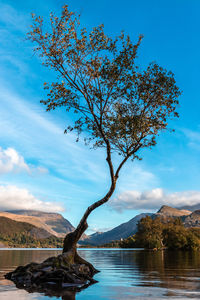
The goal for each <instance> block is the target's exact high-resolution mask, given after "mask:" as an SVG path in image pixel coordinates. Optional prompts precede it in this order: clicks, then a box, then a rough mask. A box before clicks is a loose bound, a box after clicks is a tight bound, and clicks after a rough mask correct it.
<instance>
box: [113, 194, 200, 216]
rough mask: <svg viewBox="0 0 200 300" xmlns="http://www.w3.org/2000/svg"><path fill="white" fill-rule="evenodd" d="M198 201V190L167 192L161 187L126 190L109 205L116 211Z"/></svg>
mask: <svg viewBox="0 0 200 300" xmlns="http://www.w3.org/2000/svg"><path fill="white" fill-rule="evenodd" d="M197 203H200V191H184V192H176V193H171V194H167V193H165V192H164V190H163V189H161V188H156V189H152V190H150V191H145V192H139V191H135V190H133V191H126V192H124V193H121V194H119V195H118V196H117V197H116V198H114V199H112V200H111V201H110V203H109V205H110V206H111V207H112V208H113V209H114V210H116V211H118V212H122V211H124V210H145V211H147V210H148V211H149V210H151V211H152V210H155V209H156V210H157V209H159V208H160V207H161V206H162V205H169V206H172V207H181V206H183V205H195V204H197Z"/></svg>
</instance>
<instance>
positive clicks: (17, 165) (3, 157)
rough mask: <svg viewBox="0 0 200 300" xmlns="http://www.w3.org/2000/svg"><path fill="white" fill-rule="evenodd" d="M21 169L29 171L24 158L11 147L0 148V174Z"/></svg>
mask: <svg viewBox="0 0 200 300" xmlns="http://www.w3.org/2000/svg"><path fill="white" fill-rule="evenodd" d="M21 171H26V172H30V168H29V166H28V165H27V164H26V163H25V161H24V158H23V157H22V156H21V155H20V154H19V153H18V152H17V151H16V150H15V149H13V148H7V149H5V150H4V149H2V148H0V174H4V173H10V172H21Z"/></svg>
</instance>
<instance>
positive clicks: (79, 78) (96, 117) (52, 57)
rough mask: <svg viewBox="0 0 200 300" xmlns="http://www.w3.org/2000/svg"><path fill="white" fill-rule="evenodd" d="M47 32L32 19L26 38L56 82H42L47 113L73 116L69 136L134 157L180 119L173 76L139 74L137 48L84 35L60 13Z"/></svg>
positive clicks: (159, 71) (154, 71)
mask: <svg viewBox="0 0 200 300" xmlns="http://www.w3.org/2000/svg"><path fill="white" fill-rule="evenodd" d="M50 24H51V30H49V31H45V29H44V24H43V19H42V18H41V17H36V16H35V15H33V25H32V30H31V31H30V32H29V33H28V38H29V39H30V40H31V41H33V42H35V43H36V48H35V51H36V52H37V53H39V54H40V56H41V57H42V59H43V64H44V65H45V66H46V67H50V68H51V69H53V70H55V71H56V73H57V75H58V77H57V81H55V82H52V83H47V82H45V84H44V87H45V89H46V90H47V99H45V100H43V101H42V103H44V104H45V105H46V107H47V110H52V109H53V110H54V109H55V108H57V107H64V108H65V109H66V111H73V112H74V113H75V116H74V124H73V125H71V126H69V127H68V128H67V129H68V130H76V131H77V132H78V134H79V133H81V132H82V131H83V130H85V131H86V132H87V133H88V134H87V135H86V141H91V140H92V141H93V145H94V146H95V147H98V146H104V147H107V146H108V143H109V144H110V147H111V149H112V150H113V151H117V152H118V153H119V154H122V155H123V156H125V157H127V156H132V157H133V158H134V157H135V156H136V154H135V153H136V151H137V150H138V149H139V148H141V147H149V146H153V145H155V136H156V135H157V134H158V132H159V131H160V130H161V129H165V128H166V127H167V118H168V117H172V116H178V114H177V112H176V110H175V109H176V105H177V104H178V100H177V98H178V96H179V94H180V91H179V89H178V87H177V86H176V84H175V79H174V76H173V74H172V72H167V71H166V70H165V69H163V68H162V67H160V66H158V65H157V64H150V65H149V66H148V67H147V68H146V70H144V71H140V69H139V68H138V66H137V65H136V55H137V51H138V47H139V45H140V43H141V40H142V36H140V37H139V39H138V42H137V43H136V44H134V43H132V41H131V39H130V37H129V36H125V34H124V33H122V34H121V35H119V36H117V37H116V38H111V37H108V36H107V35H106V34H105V32H104V27H103V25H100V26H98V27H95V28H93V30H92V31H91V32H90V33H88V32H87V30H86V28H80V23H79V17H78V16H77V15H76V14H74V13H72V12H70V11H69V10H68V7H67V6H64V7H63V11H62V15H61V17H56V16H54V15H53V14H51V16H50Z"/></svg>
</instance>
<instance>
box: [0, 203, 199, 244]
mask: <svg viewBox="0 0 200 300" xmlns="http://www.w3.org/2000/svg"><path fill="white" fill-rule="evenodd" d="M189 208H190V210H189ZM196 208H198V210H194V209H196ZM193 210H194V211H193ZM147 215H148V216H151V217H152V218H156V217H160V218H162V220H163V222H165V221H167V220H168V218H174V217H180V218H181V220H182V221H183V224H184V226H185V227H200V204H199V205H195V206H187V207H186V206H184V207H181V208H173V207H170V206H166V205H164V206H162V207H161V208H160V209H159V210H158V211H157V212H156V213H141V214H139V215H137V216H135V217H134V218H132V219H131V220H129V221H128V222H125V223H123V224H121V225H119V226H117V227H115V228H113V229H111V230H109V231H107V232H100V233H98V232H97V233H94V234H92V235H89V236H87V235H84V236H83V237H82V240H81V241H80V244H81V245H94V246H98V245H102V244H106V243H110V242H112V241H116V240H121V239H126V238H127V237H129V236H131V235H133V234H135V233H136V231H137V223H138V222H139V221H140V220H141V218H143V217H145V216H147ZM73 230H74V227H73V225H72V224H71V223H70V222H69V221H68V220H67V219H65V218H64V217H63V216H62V215H61V214H58V213H47V212H42V211H36V210H13V211H6V212H0V246H2V245H3V244H2V236H5V235H7V236H13V234H14V233H16V234H18V235H20V233H23V235H24V236H26V235H27V236H29V237H32V238H34V239H40V240H41V239H48V245H49V239H50V240H52V239H53V240H54V241H55V243H57V241H61V239H62V238H63V237H64V236H65V235H66V234H67V233H69V232H71V231H73ZM59 239H60V240H59ZM45 245H46V244H45Z"/></svg>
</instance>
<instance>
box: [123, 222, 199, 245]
mask: <svg viewBox="0 0 200 300" xmlns="http://www.w3.org/2000/svg"><path fill="white" fill-rule="evenodd" d="M133 241H134V243H133ZM129 242H130V238H129V239H127V240H125V241H123V242H122V245H121V246H122V247H126V245H127V247H130V244H129ZM132 246H133V247H144V248H147V249H153V248H156V249H161V248H168V249H184V250H197V249H199V248H200V229H199V228H185V227H184V225H183V223H182V221H181V219H180V218H175V219H173V218H170V219H168V221H167V222H165V223H163V220H162V219H161V218H159V217H156V218H154V219H153V218H151V217H150V216H147V217H145V218H142V219H141V220H140V221H139V222H138V231H137V233H136V234H135V235H134V237H133V239H132Z"/></svg>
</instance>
